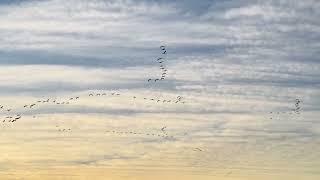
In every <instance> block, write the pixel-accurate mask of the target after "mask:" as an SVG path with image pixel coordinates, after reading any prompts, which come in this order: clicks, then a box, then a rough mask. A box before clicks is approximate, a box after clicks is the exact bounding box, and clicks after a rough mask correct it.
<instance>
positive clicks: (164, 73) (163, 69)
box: [148, 46, 168, 82]
mask: <svg viewBox="0 0 320 180" xmlns="http://www.w3.org/2000/svg"><path fill="white" fill-rule="evenodd" d="M160 50H161V54H162V55H166V54H167V50H166V47H165V46H160ZM157 63H158V64H159V68H160V70H161V77H158V78H155V79H152V78H149V79H148V82H157V81H162V80H165V78H166V76H167V72H168V69H167V68H166V66H165V58H164V57H159V58H157Z"/></svg>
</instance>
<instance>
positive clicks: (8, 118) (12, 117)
mask: <svg viewBox="0 0 320 180" xmlns="http://www.w3.org/2000/svg"><path fill="white" fill-rule="evenodd" d="M21 117H22V116H21V115H20V114H18V115H16V116H15V117H14V116H6V117H5V118H4V119H3V120H2V122H3V123H5V122H11V123H13V122H16V121H18V120H19V119H21Z"/></svg>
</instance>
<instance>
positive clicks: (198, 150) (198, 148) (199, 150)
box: [194, 148, 202, 151]
mask: <svg viewBox="0 0 320 180" xmlns="http://www.w3.org/2000/svg"><path fill="white" fill-rule="evenodd" d="M194 149H195V150H198V151H202V149H200V148H194Z"/></svg>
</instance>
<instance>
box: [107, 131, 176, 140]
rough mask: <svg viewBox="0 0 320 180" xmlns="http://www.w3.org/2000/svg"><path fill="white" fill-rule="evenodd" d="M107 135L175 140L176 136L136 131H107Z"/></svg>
mask: <svg viewBox="0 0 320 180" xmlns="http://www.w3.org/2000/svg"><path fill="white" fill-rule="evenodd" d="M106 133H111V134H117V135H143V136H153V137H159V138H164V139H168V138H174V136H169V135H168V134H165V133H162V134H159V133H141V132H136V131H116V130H107V131H106Z"/></svg>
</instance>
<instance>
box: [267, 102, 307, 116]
mask: <svg viewBox="0 0 320 180" xmlns="http://www.w3.org/2000/svg"><path fill="white" fill-rule="evenodd" d="M301 102H302V101H301V100H300V99H298V98H297V99H295V108H293V109H291V110H290V111H277V112H275V111H270V112H269V114H275V115H280V114H289V115H291V114H300V110H301V106H300V103H301ZM270 119H274V117H270Z"/></svg>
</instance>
